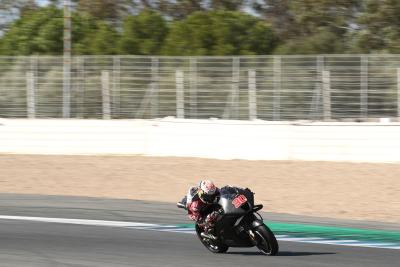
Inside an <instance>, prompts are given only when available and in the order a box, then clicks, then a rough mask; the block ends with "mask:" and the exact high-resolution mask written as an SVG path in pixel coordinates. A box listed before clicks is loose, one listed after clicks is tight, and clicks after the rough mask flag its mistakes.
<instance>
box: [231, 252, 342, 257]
mask: <svg viewBox="0 0 400 267" xmlns="http://www.w3.org/2000/svg"><path fill="white" fill-rule="evenodd" d="M226 254H232V255H248V256H251V255H253V256H264V254H262V253H261V252H258V251H254V252H253V251H243V252H241V251H232V252H227V253H226ZM332 254H336V253H333V252H302V251H299V252H297V251H280V252H278V255H277V256H285V257H287V256H298V257H299V256H312V255H332Z"/></svg>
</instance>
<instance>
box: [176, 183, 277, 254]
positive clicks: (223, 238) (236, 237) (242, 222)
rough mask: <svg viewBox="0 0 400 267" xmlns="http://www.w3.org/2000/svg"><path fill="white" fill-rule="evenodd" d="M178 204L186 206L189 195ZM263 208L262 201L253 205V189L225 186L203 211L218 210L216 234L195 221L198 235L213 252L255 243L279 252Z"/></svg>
mask: <svg viewBox="0 0 400 267" xmlns="http://www.w3.org/2000/svg"><path fill="white" fill-rule="evenodd" d="M177 206H178V207H179V208H183V209H187V208H186V197H184V198H183V199H182V201H180V202H178V203H177ZM262 208H263V205H262V204H259V205H254V193H253V192H252V191H251V190H250V189H248V188H246V189H243V188H238V187H232V186H225V187H222V188H221V189H220V195H219V197H218V198H217V199H216V201H215V202H214V203H213V204H210V205H209V206H207V207H206V208H204V209H203V210H201V211H200V214H201V215H202V217H203V218H204V217H205V216H206V215H207V214H210V213H211V212H214V211H216V212H217V214H218V217H217V218H218V219H217V221H216V223H215V226H214V233H215V235H208V234H207V233H205V232H204V227H201V226H200V225H198V224H196V226H195V228H196V234H197V237H198V238H199V239H200V242H201V243H202V244H203V245H204V246H205V247H206V248H207V249H208V250H209V251H211V252H213V253H225V252H226V251H228V249H229V247H254V246H255V247H257V248H258V249H259V250H260V252H261V253H263V254H264V255H268V256H273V255H276V254H277V253H278V250H279V245H278V242H277V240H276V238H275V235H274V233H273V232H272V231H271V230H270V229H269V228H268V226H267V225H265V224H264V222H263V218H262V217H261V215H260V214H259V213H258V211H260V210H261V209H262Z"/></svg>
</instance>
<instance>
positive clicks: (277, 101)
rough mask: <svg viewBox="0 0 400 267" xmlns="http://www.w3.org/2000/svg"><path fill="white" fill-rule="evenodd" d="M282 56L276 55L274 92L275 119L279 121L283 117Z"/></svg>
mask: <svg viewBox="0 0 400 267" xmlns="http://www.w3.org/2000/svg"><path fill="white" fill-rule="evenodd" d="M281 75H282V66H281V57H280V56H274V93H273V120H274V121H278V120H280V119H281V114H280V108H281Z"/></svg>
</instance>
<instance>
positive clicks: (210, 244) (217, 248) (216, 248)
mask: <svg viewBox="0 0 400 267" xmlns="http://www.w3.org/2000/svg"><path fill="white" fill-rule="evenodd" d="M201 232H202V231H201V229H200V227H199V226H198V225H197V224H196V234H197V237H198V238H199V239H200V242H201V243H202V244H203V245H204V246H205V247H206V248H207V249H208V250H209V251H211V252H212V253H225V252H227V251H228V249H229V247H228V246H226V245H224V244H220V243H219V242H218V241H211V240H207V239H206V238H203V237H202V236H201Z"/></svg>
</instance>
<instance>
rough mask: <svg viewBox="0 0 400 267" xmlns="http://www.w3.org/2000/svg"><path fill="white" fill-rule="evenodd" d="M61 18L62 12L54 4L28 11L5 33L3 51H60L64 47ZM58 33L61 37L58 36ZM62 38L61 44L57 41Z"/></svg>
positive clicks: (25, 53) (26, 53) (13, 52)
mask: <svg viewBox="0 0 400 267" xmlns="http://www.w3.org/2000/svg"><path fill="white" fill-rule="evenodd" d="M60 18H62V12H61V11H60V10H59V9H57V8H55V7H52V6H50V7H47V8H42V9H38V10H34V11H29V12H26V13H25V15H24V16H22V17H21V18H20V19H19V20H17V21H16V22H14V23H13V24H12V25H11V27H10V29H9V30H8V31H7V32H6V33H5V34H4V36H3V38H2V52H3V53H4V54H7V55H31V54H57V53H60V52H61V51H62V49H61V50H57V49H59V48H60V47H62V29H63V27H62V24H61V27H59V26H60ZM61 20H62V19H61ZM57 34H58V35H59V36H60V37H61V39H60V38H58V37H57ZM46 38H53V39H52V40H47V39H46ZM60 40H61V45H60V44H59V43H57V42H60ZM46 45H48V47H46Z"/></svg>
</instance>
